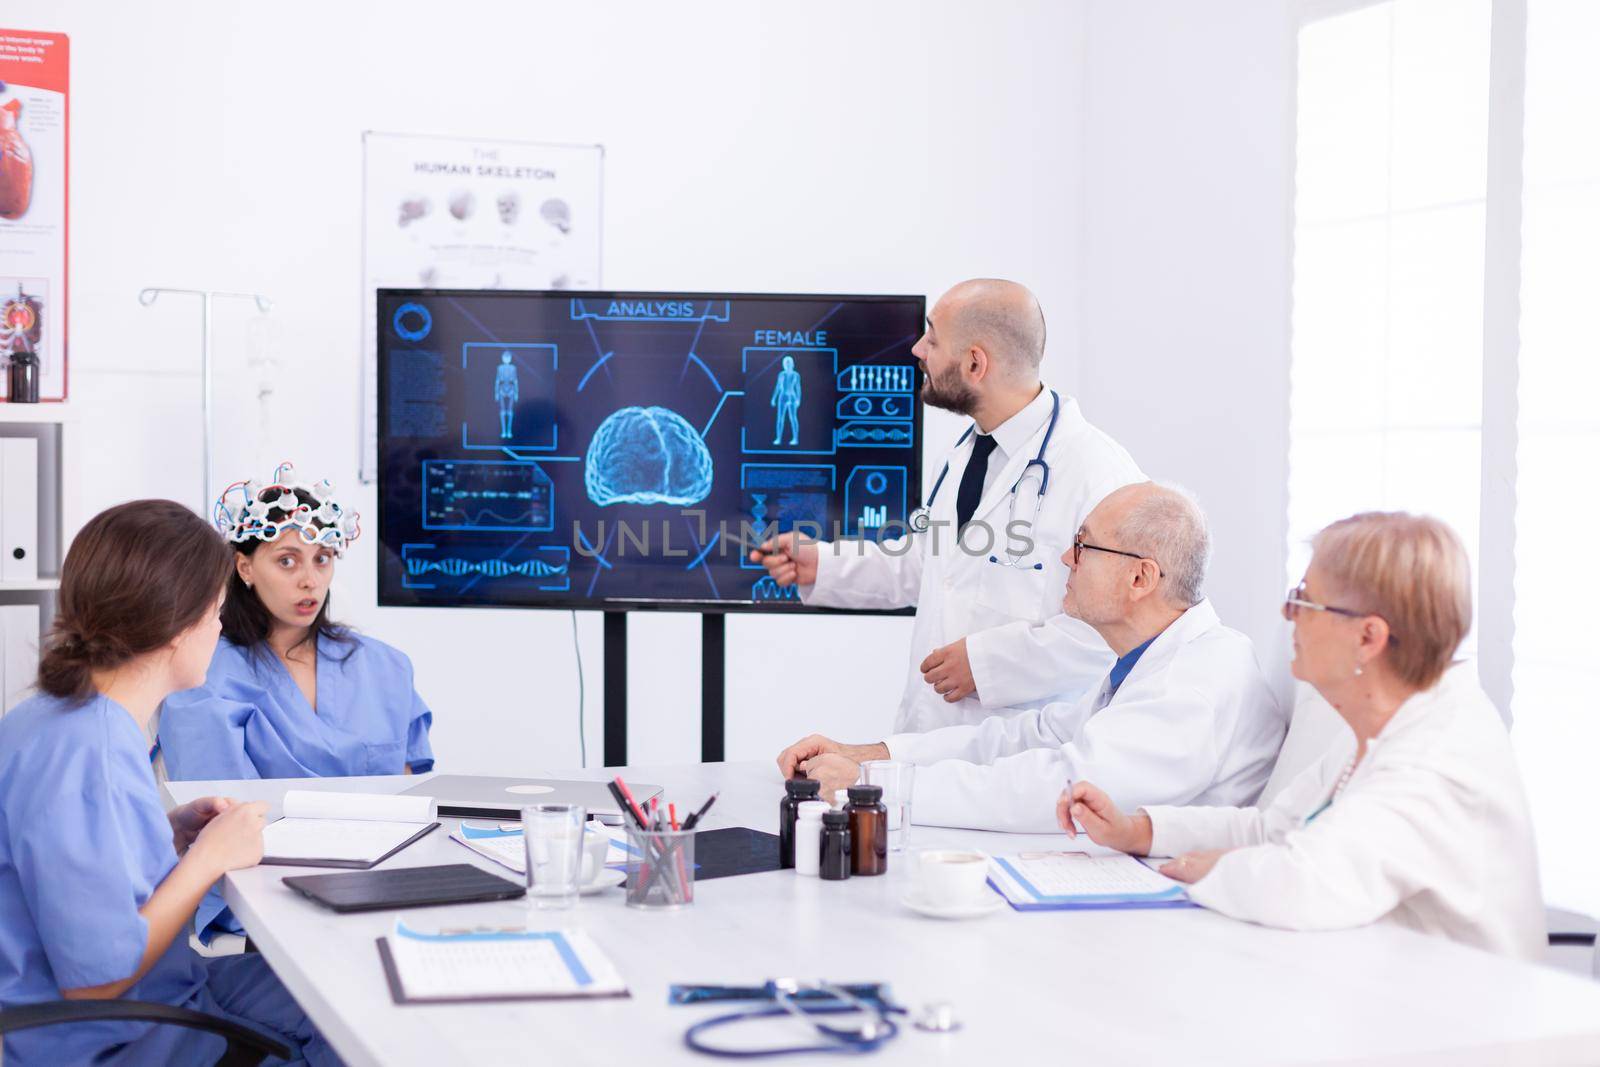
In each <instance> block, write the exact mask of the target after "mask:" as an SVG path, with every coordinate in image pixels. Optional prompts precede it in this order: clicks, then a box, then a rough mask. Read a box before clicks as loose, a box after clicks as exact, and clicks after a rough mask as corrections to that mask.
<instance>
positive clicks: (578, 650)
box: [569, 611, 589, 767]
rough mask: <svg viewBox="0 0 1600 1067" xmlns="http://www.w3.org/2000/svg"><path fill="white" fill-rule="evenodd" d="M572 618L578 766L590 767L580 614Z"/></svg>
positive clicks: (575, 613)
mask: <svg viewBox="0 0 1600 1067" xmlns="http://www.w3.org/2000/svg"><path fill="white" fill-rule="evenodd" d="M569 614H571V616H572V657H573V659H575V660H576V661H577V663H578V766H580V767H587V766H589V742H588V740H587V739H586V738H585V737H584V728H583V646H582V645H580V644H579V643H578V613H577V612H576V611H573V612H570V613H569Z"/></svg>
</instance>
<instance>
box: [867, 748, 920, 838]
mask: <svg viewBox="0 0 1600 1067" xmlns="http://www.w3.org/2000/svg"><path fill="white" fill-rule="evenodd" d="M916 773H917V765H916V764H914V763H905V762H902V761H901V760H892V759H874V760H867V762H865V763H863V764H862V765H861V780H862V782H864V783H866V784H867V785H877V786H882V787H883V806H884V807H886V808H888V809H889V851H890V852H904V851H905V847H906V843H907V842H908V841H910V839H911V785H912V780H913V779H914V778H915V777H916Z"/></svg>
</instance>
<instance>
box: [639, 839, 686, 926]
mask: <svg viewBox="0 0 1600 1067" xmlns="http://www.w3.org/2000/svg"><path fill="white" fill-rule="evenodd" d="M694 835H695V831H693V830H641V829H639V828H638V827H637V826H632V825H630V826H629V827H628V844H630V845H631V846H633V851H634V854H635V857H636V858H635V860H634V864H633V866H632V867H630V868H629V871H628V907H630V908H644V909H646V910H651V911H660V910H667V909H671V908H682V907H685V906H687V905H689V904H693V903H694Z"/></svg>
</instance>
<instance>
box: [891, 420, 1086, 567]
mask: <svg viewBox="0 0 1600 1067" xmlns="http://www.w3.org/2000/svg"><path fill="white" fill-rule="evenodd" d="M1060 414H1061V395H1060V394H1059V393H1057V392H1056V391H1055V390H1054V389H1052V390H1050V421H1049V422H1047V423H1046V424H1045V430H1044V440H1042V441H1040V442H1039V451H1038V453H1037V454H1035V455H1034V457H1033V458H1032V459H1030V460H1028V462H1027V464H1026V465H1025V466H1024V467H1023V468H1022V473H1021V474H1019V475H1017V480H1016V481H1014V482H1012V483H1011V523H1015V522H1017V521H1018V520H1017V500H1018V497H1019V495H1020V494H1019V493H1018V492H1017V490H1018V489H1019V488H1021V486H1022V483H1023V482H1024V481H1025V480H1027V479H1028V478H1029V477H1030V476H1033V477H1036V478H1037V479H1038V481H1039V491H1038V492H1037V493H1034V494H1033V509H1032V511H1033V513H1032V514H1031V515H1029V516H1028V525H1029V527H1030V528H1031V527H1032V525H1033V521H1034V520H1035V519H1037V518H1038V517H1039V505H1040V504H1042V503H1043V502H1044V494H1045V490H1046V489H1047V488H1049V485H1050V464H1049V463H1048V462H1046V461H1045V458H1044V454H1045V450H1046V449H1048V448H1049V447H1050V435H1051V434H1053V433H1055V432H1056V417H1057V416H1058V415H1060ZM977 429H978V424H977V423H973V424H972V425H971V426H968V427H967V432H966V433H964V434H962V435H961V436H960V437H959V438H957V439H956V444H955V447H956V448H960V447H961V445H962V443H963V442H965V441H966V439H967V438H969V437H971V436H972V435H973V434H974V433H976V432H977ZM949 473H950V461H949V460H945V462H944V469H943V470H941V471H940V472H939V477H938V478H937V479H935V480H934V483H933V491H932V492H931V493H929V494H928V500H927V502H926V503H925V504H923V505H922V506H921V507H919V508H916V509H915V510H913V511H912V512H911V515H910V516H909V517H908V518H907V519H906V525H907V526H909V527H911V529H912V531H913V532H915V533H923V532H925V531H926V530H927V529H928V528H929V527H930V526H932V525H933V523H932V521H931V519H930V518H929V516H930V515H931V514H932V511H933V502H934V501H935V500H937V499H938V497H939V487H940V486H941V485H943V484H944V479H945V475H947V474H949ZM1006 528H1007V529H1008V530H1009V529H1010V523H1008V524H1007V527H1006ZM1020 560H1021V557H1020V556H1019V555H1017V554H1016V553H1012V552H1007V553H1006V555H1005V558H1004V559H1001V558H998V557H996V556H990V557H989V562H990V563H998V564H999V565H1000V566H1002V567H1014V566H1016V565H1017V563H1018V562H1019V561H1020ZM1043 566H1044V565H1043V564H1042V563H1035V564H1034V565H1033V568H1034V569H1035V570H1041V569H1043Z"/></svg>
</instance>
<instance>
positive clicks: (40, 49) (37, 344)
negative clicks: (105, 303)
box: [0, 29, 67, 400]
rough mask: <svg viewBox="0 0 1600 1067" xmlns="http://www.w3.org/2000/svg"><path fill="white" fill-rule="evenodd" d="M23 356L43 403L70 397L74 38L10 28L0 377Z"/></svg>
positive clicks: (1, 216)
mask: <svg viewBox="0 0 1600 1067" xmlns="http://www.w3.org/2000/svg"><path fill="white" fill-rule="evenodd" d="M21 351H32V352H34V353H36V354H37V355H38V357H39V398H40V399H41V400H65V399H66V397H67V37H66V34H62V33H38V32H35V31H33V30H7V29H0V371H3V369H4V368H3V363H4V360H5V358H6V357H8V356H9V355H10V354H11V353H13V352H21ZM5 385H6V383H5V375H4V374H3V373H0V396H3V395H4V393H5Z"/></svg>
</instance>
